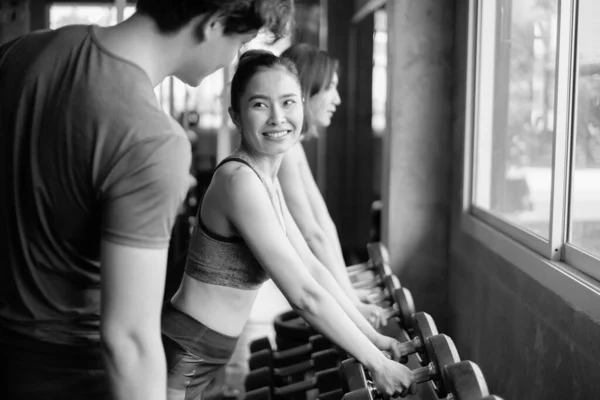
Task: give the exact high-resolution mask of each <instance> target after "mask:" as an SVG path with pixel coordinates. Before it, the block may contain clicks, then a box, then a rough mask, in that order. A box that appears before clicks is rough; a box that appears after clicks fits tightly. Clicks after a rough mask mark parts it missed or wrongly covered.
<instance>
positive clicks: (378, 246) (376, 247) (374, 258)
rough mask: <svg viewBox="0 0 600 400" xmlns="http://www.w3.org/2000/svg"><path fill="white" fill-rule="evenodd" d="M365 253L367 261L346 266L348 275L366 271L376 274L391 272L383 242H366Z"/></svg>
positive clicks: (351, 275)
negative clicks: (367, 257)
mask: <svg viewBox="0 0 600 400" xmlns="http://www.w3.org/2000/svg"><path fill="white" fill-rule="evenodd" d="M367 253H368V254H369V261H367V262H366V263H361V264H356V265H351V266H349V267H347V268H346V271H347V272H348V275H349V276H350V277H353V276H356V275H359V274H362V273H364V272H367V271H373V272H375V274H378V275H381V276H383V275H388V274H392V271H391V269H390V267H389V265H390V262H389V260H390V257H389V254H388V251H387V249H386V248H385V246H384V244H383V243H381V242H374V243H368V244H367Z"/></svg>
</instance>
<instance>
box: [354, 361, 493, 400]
mask: <svg viewBox="0 0 600 400" xmlns="http://www.w3.org/2000/svg"><path fill="white" fill-rule="evenodd" d="M443 373H444V374H445V375H447V376H446V377H445V378H444V382H445V383H446V385H447V391H448V393H447V397H446V399H445V400H500V398H499V397H497V396H491V395H489V392H488V388H487V384H486V383H485V379H484V378H483V374H482V373H481V370H480V369H479V367H478V366H477V364H475V363H473V362H471V361H466V360H465V361H460V362H457V363H455V364H450V365H448V366H446V367H445V368H444V372H443ZM372 399H373V400H375V399H377V400H379V399H383V396H381V395H380V394H379V393H378V392H377V390H376V389H375V388H374V385H373V384H372V383H371V382H368V384H367V387H365V388H362V389H359V390H355V391H352V392H350V393H347V394H346V395H345V396H344V397H343V400H372Z"/></svg>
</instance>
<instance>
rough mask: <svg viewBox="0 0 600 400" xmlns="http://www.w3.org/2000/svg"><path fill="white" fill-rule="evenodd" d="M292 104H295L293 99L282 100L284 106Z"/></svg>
mask: <svg viewBox="0 0 600 400" xmlns="http://www.w3.org/2000/svg"><path fill="white" fill-rule="evenodd" d="M294 104H296V101H295V100H286V101H284V102H283V105H284V106H291V105H294Z"/></svg>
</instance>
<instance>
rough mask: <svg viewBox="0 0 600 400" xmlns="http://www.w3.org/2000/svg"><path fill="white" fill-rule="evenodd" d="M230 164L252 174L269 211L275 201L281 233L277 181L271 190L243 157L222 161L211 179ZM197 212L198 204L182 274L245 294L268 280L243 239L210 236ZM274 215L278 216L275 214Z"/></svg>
mask: <svg viewBox="0 0 600 400" xmlns="http://www.w3.org/2000/svg"><path fill="white" fill-rule="evenodd" d="M233 161H235V162H240V163H242V164H245V165H247V166H248V167H250V169H252V170H253V171H254V173H255V174H256V175H257V176H258V178H259V179H260V181H261V182H262V184H263V186H264V187H265V189H266V191H267V193H268V195H269V198H270V199H271V203H272V205H273V208H275V206H276V202H275V196H277V197H278V198H279V205H280V211H281V215H278V219H279V222H280V224H281V226H282V227H283V230H284V233H285V223H284V221H283V220H282V219H281V218H282V217H283V206H282V201H283V200H282V199H283V197H282V195H281V187H280V185H279V180H277V179H276V181H275V185H274V187H273V189H271V188H270V187H269V185H268V184H267V180H266V179H265V178H264V177H263V176H262V174H261V173H260V172H259V171H258V169H257V168H256V167H255V165H254V163H253V162H252V160H251V159H250V158H249V157H247V156H245V155H243V154H237V155H231V156H229V157H227V158H225V159H224V160H223V161H221V162H220V163H219V165H217V167H216V168H215V169H214V171H213V176H214V174H215V172H216V170H217V169H218V168H219V167H220V166H221V165H223V164H225V163H227V162H233ZM211 180H212V177H211ZM202 199H204V196H203V198H202ZM201 210H202V201H200V206H199V207H198V215H197V218H196V227H195V229H194V232H193V233H192V237H191V239H190V247H189V251H188V257H187V261H186V265H185V272H186V273H187V274H188V275H189V276H190V277H192V278H194V279H196V280H199V281H201V282H205V283H209V284H213V285H219V286H226V287H233V288H236V289H246V290H255V289H258V288H260V287H261V286H262V284H263V283H264V282H265V281H267V280H268V279H269V277H268V275H267V273H266V271H265V270H264V269H263V268H262V266H261V265H260V263H259V262H258V260H257V259H256V258H255V257H254V254H252V251H251V250H250V248H249V247H248V245H247V244H246V242H245V241H244V239H243V238H241V237H239V236H233V237H232V236H227V237H226V236H221V235H219V234H217V233H214V232H212V231H211V230H210V229H208V228H207V227H206V225H204V223H203V222H202V217H201ZM276 214H278V213H277V212H276Z"/></svg>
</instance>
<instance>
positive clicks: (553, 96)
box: [470, 0, 600, 279]
mask: <svg viewBox="0 0 600 400" xmlns="http://www.w3.org/2000/svg"><path fill="white" fill-rule="evenodd" d="M476 4H477V34H476V38H475V40H476V50H475V51H474V55H475V64H476V67H475V91H474V92H475V95H474V121H473V127H474V132H475V137H474V142H473V146H472V150H473V154H472V160H473V166H472V167H473V168H472V174H473V175H472V179H471V182H472V187H471V206H470V211H471V213H472V214H473V215H474V216H475V217H477V218H478V219H481V220H483V221H485V222H486V223H487V224H489V225H492V226H493V227H494V228H496V229H498V230H500V231H502V232H503V233H504V234H506V235H508V236H510V237H512V238H513V239H515V240H517V241H519V242H520V243H522V244H524V245H526V246H527V247H529V248H530V249H532V250H534V251H536V252H537V253H539V254H541V255H542V256H544V257H545V258H547V259H549V260H553V261H564V262H566V263H567V264H569V265H572V266H574V267H576V268H578V269H580V270H582V271H584V272H586V273H587V274H589V275H592V276H594V277H595V278H596V279H600V41H599V40H598V37H599V36H600V2H598V1H597V0H579V1H577V0H570V1H567V0H491V1H490V0H485V1H481V0H480V1H477V2H476Z"/></svg>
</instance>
